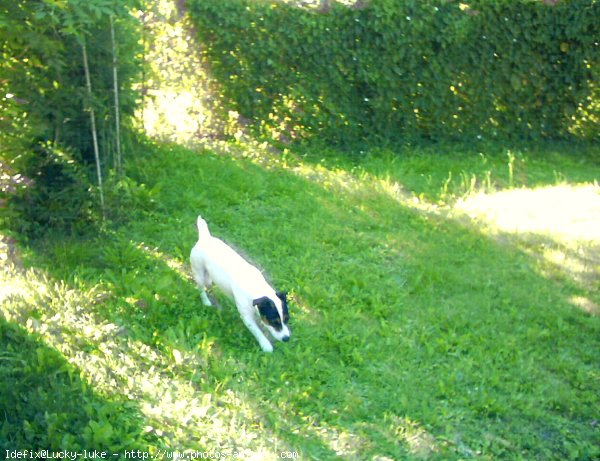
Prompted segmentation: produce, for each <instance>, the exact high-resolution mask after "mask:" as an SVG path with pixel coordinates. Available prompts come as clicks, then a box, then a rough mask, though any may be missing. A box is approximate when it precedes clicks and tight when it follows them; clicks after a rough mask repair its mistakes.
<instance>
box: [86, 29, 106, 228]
mask: <svg viewBox="0 0 600 461" xmlns="http://www.w3.org/2000/svg"><path fill="white" fill-rule="evenodd" d="M81 49H82V52H83V68H84V71H85V84H86V87H87V93H88V110H89V111H90V123H91V125H92V141H93V145H94V158H95V160H96V174H97V176H98V189H99V191H100V209H101V211H102V219H104V217H105V209H104V188H103V185H102V167H101V165H100V151H99V149H98V133H97V131H96V115H95V113H94V107H93V106H92V102H91V101H92V96H93V94H92V82H91V80H90V67H89V65H88V58H87V48H86V45H85V37H83V36H82V38H81Z"/></svg>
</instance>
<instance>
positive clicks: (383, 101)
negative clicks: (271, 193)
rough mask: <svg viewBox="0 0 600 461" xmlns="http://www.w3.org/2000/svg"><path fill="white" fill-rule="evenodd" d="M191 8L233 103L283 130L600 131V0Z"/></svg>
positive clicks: (210, 1) (388, 0) (202, 1)
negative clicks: (323, 6) (326, 7)
mask: <svg viewBox="0 0 600 461" xmlns="http://www.w3.org/2000/svg"><path fill="white" fill-rule="evenodd" d="M186 3H187V5H188V8H189V11H190V15H191V18H192V20H193V22H194V23H195V25H196V29H197V33H198V36H199V39H200V41H201V46H202V47H203V53H204V56H205V57H206V59H207V62H208V64H209V66H210V68H211V70H212V72H213V74H214V75H215V76H216V77H217V78H218V79H219V80H220V82H221V83H222V86H223V93H224V96H225V98H226V100H227V103H228V105H229V107H231V108H233V109H234V110H236V111H237V112H239V114H241V115H242V116H243V117H245V118H247V119H250V120H251V121H252V122H253V124H254V125H255V126H256V127H257V128H260V129H262V130H263V131H264V132H266V133H267V134H269V135H271V136H273V137H275V138H279V139H282V140H287V139H289V138H295V137H310V136H313V135H315V134H318V135H319V136H320V137H321V138H324V139H328V140H332V141H342V140H347V139H364V138H368V137H375V138H386V139H389V138H405V137H415V136H417V137H425V138H435V139H437V138H448V137H451V138H456V137H458V138H464V137H465V136H467V137H468V136H474V137H478V136H480V137H502V138H534V139H537V138H551V139H556V138H569V137H573V136H577V137H583V138H597V136H598V131H597V124H598V123H600V84H599V80H598V77H599V76H600V70H599V67H600V62H599V55H600V45H599V43H598V42H599V40H600V39H599V37H600V2H598V1H596V0H558V1H551V0H544V1H541V0H474V1H468V0H465V1H464V2H458V1H452V0H429V1H424V0H371V1H369V2H357V3H356V4H355V5H354V7H348V6H344V5H341V4H338V3H336V2H333V7H332V8H331V9H328V10H315V9H312V10H311V9H306V8H299V7H295V6H292V5H290V4H283V3H281V2H276V1H261V0H188V1H187V2H186Z"/></svg>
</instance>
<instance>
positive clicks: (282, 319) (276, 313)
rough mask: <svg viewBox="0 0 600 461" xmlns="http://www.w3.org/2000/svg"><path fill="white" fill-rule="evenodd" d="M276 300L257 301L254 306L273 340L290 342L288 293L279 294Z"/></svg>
mask: <svg viewBox="0 0 600 461" xmlns="http://www.w3.org/2000/svg"><path fill="white" fill-rule="evenodd" d="M276 294H277V298H276V299H271V298H270V297H268V296H263V297H262V298H258V299H255V300H254V301H253V304H254V306H256V308H257V309H258V313H259V316H260V320H261V322H262V324H263V325H264V326H265V327H266V328H267V330H268V331H269V333H271V335H272V336H273V338H275V339H277V340H278V341H289V340H290V329H289V327H288V322H289V320H290V315H289V312H288V306H287V293H281V292H278V293H276Z"/></svg>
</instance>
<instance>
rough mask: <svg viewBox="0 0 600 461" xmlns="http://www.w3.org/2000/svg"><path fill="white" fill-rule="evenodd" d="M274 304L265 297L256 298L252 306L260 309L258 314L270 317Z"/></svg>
mask: <svg viewBox="0 0 600 461" xmlns="http://www.w3.org/2000/svg"><path fill="white" fill-rule="evenodd" d="M272 304H273V301H271V300H270V299H269V298H267V297H266V296H263V297H262V298H256V299H255V300H254V301H252V305H253V306H256V307H257V308H258V312H260V315H262V316H268V314H269V313H270V308H271V305H272Z"/></svg>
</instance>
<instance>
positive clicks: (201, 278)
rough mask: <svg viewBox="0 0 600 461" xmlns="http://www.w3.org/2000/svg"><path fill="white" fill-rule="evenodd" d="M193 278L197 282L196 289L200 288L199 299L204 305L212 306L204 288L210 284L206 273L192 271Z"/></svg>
mask: <svg viewBox="0 0 600 461" xmlns="http://www.w3.org/2000/svg"><path fill="white" fill-rule="evenodd" d="M194 280H195V281H196V283H197V284H198V289H199V290H200V299H201V300H202V304H204V305H205V306H212V305H213V303H212V302H211V301H210V299H209V298H208V294H207V293H206V289H207V288H208V287H209V286H210V285H211V284H212V281H211V280H210V278H209V277H208V274H207V273H206V272H204V271H203V273H197V272H196V271H194Z"/></svg>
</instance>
